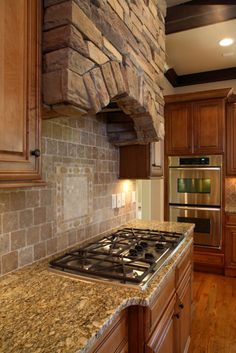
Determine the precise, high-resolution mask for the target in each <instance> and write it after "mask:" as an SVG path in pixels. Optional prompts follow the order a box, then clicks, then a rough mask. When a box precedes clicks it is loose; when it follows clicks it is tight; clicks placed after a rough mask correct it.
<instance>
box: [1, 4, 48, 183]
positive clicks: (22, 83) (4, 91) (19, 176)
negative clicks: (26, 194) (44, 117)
mask: <svg viewBox="0 0 236 353" xmlns="http://www.w3.org/2000/svg"><path fill="white" fill-rule="evenodd" d="M40 4H41V1H40V0H1V1H0V18H1V21H0V38H1V41H0V187H1V186H4V185H8V186H11V185H13V184H16V183H15V182H16V181H17V182H18V181H27V180H28V181H29V180H33V179H39V170H40V158H37V157H35V156H33V155H31V151H34V150H35V149H39V144H40V141H39V133H40V126H39V125H40V114H39V109H40V90H39V82H40V65H39V63H40V41H39V36H40V31H41V29H40V6H41V5H40Z"/></svg>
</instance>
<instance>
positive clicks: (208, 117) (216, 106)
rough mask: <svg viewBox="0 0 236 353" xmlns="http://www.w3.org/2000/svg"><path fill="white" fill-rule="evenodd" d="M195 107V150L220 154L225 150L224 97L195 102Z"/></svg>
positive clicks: (198, 152)
mask: <svg viewBox="0 0 236 353" xmlns="http://www.w3.org/2000/svg"><path fill="white" fill-rule="evenodd" d="M192 109H193V152H194V153H195V154H200V155H201V154H206V153H207V154H216V153H217V154H218V153H219V154H220V153H223V151H224V144H223V143H224V125H225V124H224V120H225V114H224V113H225V103H224V101H223V100H222V99H209V100H206V101H201V102H195V103H193V104H192Z"/></svg>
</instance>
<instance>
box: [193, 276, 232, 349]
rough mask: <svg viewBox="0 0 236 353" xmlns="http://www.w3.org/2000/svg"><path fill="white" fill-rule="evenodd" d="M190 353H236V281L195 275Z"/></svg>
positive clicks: (220, 277)
mask: <svg viewBox="0 0 236 353" xmlns="http://www.w3.org/2000/svg"><path fill="white" fill-rule="evenodd" d="M193 298H194V305H193V322H192V334H191V335H192V339H191V346H190V351H189V353H236V278H229V277H224V276H220V275H213V274H208V273H200V272H194V281H193Z"/></svg>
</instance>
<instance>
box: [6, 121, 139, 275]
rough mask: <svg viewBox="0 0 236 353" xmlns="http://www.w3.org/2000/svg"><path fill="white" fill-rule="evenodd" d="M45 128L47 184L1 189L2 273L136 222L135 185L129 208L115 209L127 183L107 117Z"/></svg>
mask: <svg viewBox="0 0 236 353" xmlns="http://www.w3.org/2000/svg"><path fill="white" fill-rule="evenodd" d="M42 130H43V131H42V132H43V140H42V150H43V178H44V180H45V181H46V182H47V185H46V186H45V187H41V188H34V189H22V190H20V189H17V190H14V191H13V190H6V191H0V275H3V274H5V273H7V272H9V271H12V270H14V269H17V268H19V267H22V266H25V265H27V264H30V263H32V262H34V261H37V260H39V259H42V258H44V257H47V256H49V255H51V254H54V253H56V252H58V251H61V250H64V249H66V248H68V247H69V246H72V245H74V244H76V243H78V242H80V241H83V240H85V239H88V238H90V237H92V236H94V235H96V234H99V233H101V232H104V231H106V230H108V229H110V228H113V227H115V226H119V225H121V224H123V223H125V222H127V221H129V220H131V219H133V218H135V204H132V203H131V193H130V192H131V191H132V190H135V183H134V182H131V181H130V182H129V191H128V192H127V194H126V206H125V207H122V208H120V209H119V210H118V209H115V210H112V209H111V194H112V193H114V192H115V193H117V192H120V191H121V192H122V191H124V183H125V182H124V181H119V180H118V166H119V161H118V157H119V155H118V149H117V148H116V147H114V146H112V145H111V144H109V143H108V140H107V136H106V123H105V121H104V120H103V118H102V117H97V116H91V117H86V118H79V119H75V118H70V119H69V118H58V119H54V120H51V121H50V120H46V121H44V122H43V126H42ZM80 196H81V197H80ZM70 200H71V203H70ZM74 207H75V208H76V207H77V210H74ZM70 215H71V216H70Z"/></svg>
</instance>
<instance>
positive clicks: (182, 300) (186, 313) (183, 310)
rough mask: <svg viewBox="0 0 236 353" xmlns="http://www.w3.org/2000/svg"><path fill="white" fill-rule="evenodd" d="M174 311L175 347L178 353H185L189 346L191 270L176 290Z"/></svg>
mask: <svg viewBox="0 0 236 353" xmlns="http://www.w3.org/2000/svg"><path fill="white" fill-rule="evenodd" d="M177 292H178V295H177V302H176V307H177V308H176V311H178V312H179V315H178V316H177V317H176V320H175V325H176V333H177V335H176V343H177V344H176V347H177V352H178V353H187V352H188V349H189V345H190V333H191V294H192V293H191V268H190V269H189V270H188V273H187V274H186V276H185V279H184V280H183V283H182V284H181V286H180V289H179V291H178V290H177Z"/></svg>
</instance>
